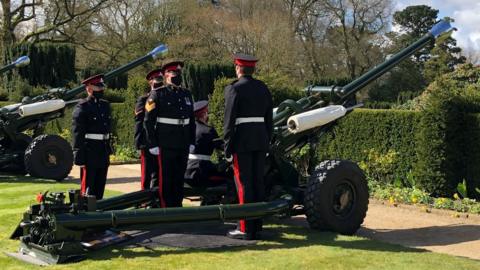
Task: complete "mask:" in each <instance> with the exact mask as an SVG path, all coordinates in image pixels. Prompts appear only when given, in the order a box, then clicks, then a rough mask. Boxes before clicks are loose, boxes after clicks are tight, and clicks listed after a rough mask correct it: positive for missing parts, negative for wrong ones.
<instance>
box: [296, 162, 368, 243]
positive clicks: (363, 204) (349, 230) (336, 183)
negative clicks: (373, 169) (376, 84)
mask: <svg viewBox="0 0 480 270" xmlns="http://www.w3.org/2000/svg"><path fill="white" fill-rule="evenodd" d="M368 198H369V197H368V184H367V181H366V178H365V174H364V173H363V171H362V170H361V169H360V168H359V167H358V166H357V164H355V163H353V162H351V161H347V160H326V161H322V162H321V163H320V164H319V165H318V166H317V167H316V168H315V171H314V173H313V174H312V175H311V176H310V179H309V181H308V184H307V189H306V191H305V197H304V207H305V214H306V216H307V221H308V223H309V225H310V227H311V228H313V229H317V230H328V231H334V232H338V233H341V234H346V235H351V234H354V233H355V232H356V231H357V230H358V229H359V228H360V225H361V224H362V223H363V220H364V218H365V216H366V214H367V210H368Z"/></svg>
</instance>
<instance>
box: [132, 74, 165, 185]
mask: <svg viewBox="0 0 480 270" xmlns="http://www.w3.org/2000/svg"><path fill="white" fill-rule="evenodd" d="M146 79H147V81H148V84H149V86H148V88H147V89H145V90H146V91H145V94H144V95H142V96H140V97H139V98H138V99H137V103H136V104H135V147H136V148H137V149H138V150H140V161H141V163H140V166H141V180H140V184H141V189H142V190H145V189H150V188H153V187H156V186H158V161H157V156H155V155H152V154H150V152H149V151H148V148H147V140H146V135H145V129H144V128H143V120H144V119H145V103H146V102H147V99H148V96H149V95H150V92H151V91H156V90H158V89H160V87H162V86H163V74H162V70H161V69H155V70H152V71H150V72H149V73H148V74H147V76H146Z"/></svg>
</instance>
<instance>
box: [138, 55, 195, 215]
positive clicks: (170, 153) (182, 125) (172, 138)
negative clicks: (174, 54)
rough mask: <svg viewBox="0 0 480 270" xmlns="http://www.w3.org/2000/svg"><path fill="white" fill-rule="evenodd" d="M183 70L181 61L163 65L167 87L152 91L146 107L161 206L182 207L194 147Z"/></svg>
mask: <svg viewBox="0 0 480 270" xmlns="http://www.w3.org/2000/svg"><path fill="white" fill-rule="evenodd" d="M182 67H183V63H182V62H178V61H177V62H169V63H167V64H165V65H163V67H162V73H163V75H164V77H165V84H166V85H165V86H164V87H161V88H160V89H158V90H156V91H152V92H151V93H150V96H149V97H148V99H147V103H146V104H145V121H144V123H143V124H144V127H145V130H146V135H147V142H148V145H149V146H148V147H149V151H150V153H151V154H153V155H156V156H157V159H158V167H159V170H158V171H159V173H158V175H159V184H158V191H159V199H160V206H161V207H181V206H182V200H183V183H184V174H185V169H186V167H187V160H188V153H189V149H190V150H191V151H193V149H194V148H195V146H194V144H195V122H194V121H195V119H194V116H193V98H192V95H191V94H190V91H188V90H187V89H185V88H182V87H181V84H182V77H181V69H182Z"/></svg>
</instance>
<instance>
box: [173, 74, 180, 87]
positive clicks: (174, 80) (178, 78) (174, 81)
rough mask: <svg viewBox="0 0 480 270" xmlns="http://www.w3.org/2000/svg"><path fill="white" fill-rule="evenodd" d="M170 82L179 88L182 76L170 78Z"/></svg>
mask: <svg viewBox="0 0 480 270" xmlns="http://www.w3.org/2000/svg"><path fill="white" fill-rule="evenodd" d="M171 81H172V84H174V85H176V86H180V85H181V84H182V76H180V75H177V76H175V77H172V78H171Z"/></svg>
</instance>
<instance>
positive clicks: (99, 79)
mask: <svg viewBox="0 0 480 270" xmlns="http://www.w3.org/2000/svg"><path fill="white" fill-rule="evenodd" d="M103 79H104V76H103V74H97V75H93V76H92V77H89V78H86V79H85V80H83V81H82V84H84V85H90V84H93V85H100V84H101V85H103V86H105V82H104V81H103Z"/></svg>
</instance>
